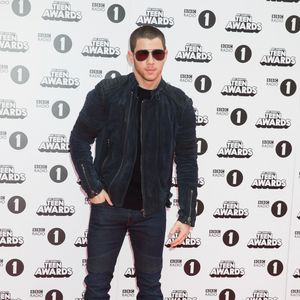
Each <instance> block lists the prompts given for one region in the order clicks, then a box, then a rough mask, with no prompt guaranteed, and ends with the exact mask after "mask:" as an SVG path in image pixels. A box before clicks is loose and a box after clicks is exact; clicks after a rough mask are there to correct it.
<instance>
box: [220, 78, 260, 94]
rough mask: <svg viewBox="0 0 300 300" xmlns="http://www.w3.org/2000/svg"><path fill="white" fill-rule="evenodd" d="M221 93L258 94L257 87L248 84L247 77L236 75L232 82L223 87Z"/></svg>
mask: <svg viewBox="0 0 300 300" xmlns="http://www.w3.org/2000/svg"><path fill="white" fill-rule="evenodd" d="M221 94H222V95H223V96H242V97H249V96H250V97H253V96H255V95H256V94H257V87H256V86H250V85H248V80H247V79H246V78H237V77H234V78H232V79H231V81H230V84H228V85H225V86H224V87H223V89H222V91H221Z"/></svg>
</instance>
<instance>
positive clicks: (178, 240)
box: [171, 232, 187, 248]
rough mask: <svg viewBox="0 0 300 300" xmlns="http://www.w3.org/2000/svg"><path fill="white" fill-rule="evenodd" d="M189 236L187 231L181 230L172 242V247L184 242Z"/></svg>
mask: <svg viewBox="0 0 300 300" xmlns="http://www.w3.org/2000/svg"><path fill="white" fill-rule="evenodd" d="M186 237H187V233H185V232H180V234H179V236H178V237H177V239H175V240H174V241H173V242H172V243H171V247H172V248H174V247H176V246H178V245H180V244H182V242H183V241H184V240H185V239H186Z"/></svg>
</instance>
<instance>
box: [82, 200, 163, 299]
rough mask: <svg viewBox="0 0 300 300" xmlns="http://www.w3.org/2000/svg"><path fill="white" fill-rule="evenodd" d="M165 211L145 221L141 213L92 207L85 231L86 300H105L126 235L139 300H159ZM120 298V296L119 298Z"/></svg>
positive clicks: (101, 205)
mask: <svg viewBox="0 0 300 300" xmlns="http://www.w3.org/2000/svg"><path fill="white" fill-rule="evenodd" d="M165 229H166V211H165V208H163V209H162V210H161V211H159V212H156V213H154V214H153V215H151V216H147V217H144V216H143V214H142V212H141V211H138V210H131V209H126V208H117V207H111V206H109V205H108V204H107V203H106V202H104V203H102V204H92V205H91V215H90V223H89V230H88V260H87V271H88V275H87V276H86V278H85V283H86V292H85V298H84V299H85V300H107V299H110V297H109V294H108V292H109V290H110V282H111V280H112V278H113V272H114V268H115V264H116V260H117V257H118V254H119V252H120V249H121V246H122V243H123V240H124V237H125V235H126V232H127V231H128V233H129V237H130V242H131V246H132V249H133V254H134V266H135V274H136V279H137V286H138V288H139V293H138V294H137V299H138V300H161V299H163V295H162V292H161V288H160V276H161V269H162V251H163V245H164V239H165ZM120 298H121V296H120Z"/></svg>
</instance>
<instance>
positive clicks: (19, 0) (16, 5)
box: [11, 0, 31, 17]
mask: <svg viewBox="0 0 300 300" xmlns="http://www.w3.org/2000/svg"><path fill="white" fill-rule="evenodd" d="M11 8H12V10H13V12H14V13H15V14H16V15H17V16H19V17H24V16H27V15H28V14H29V13H30V11H31V3H30V1H29V0H13V2H12V4H11Z"/></svg>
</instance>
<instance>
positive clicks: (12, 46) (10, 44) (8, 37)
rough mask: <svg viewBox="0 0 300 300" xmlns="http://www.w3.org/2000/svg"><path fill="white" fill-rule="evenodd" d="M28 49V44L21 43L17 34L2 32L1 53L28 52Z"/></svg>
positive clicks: (0, 36) (0, 38)
mask: <svg viewBox="0 0 300 300" xmlns="http://www.w3.org/2000/svg"><path fill="white" fill-rule="evenodd" d="M28 49H29V45H28V42H27V41H19V40H18V37H17V34H16V33H15V32H0V51H8V52H26V51H27V50H28Z"/></svg>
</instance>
